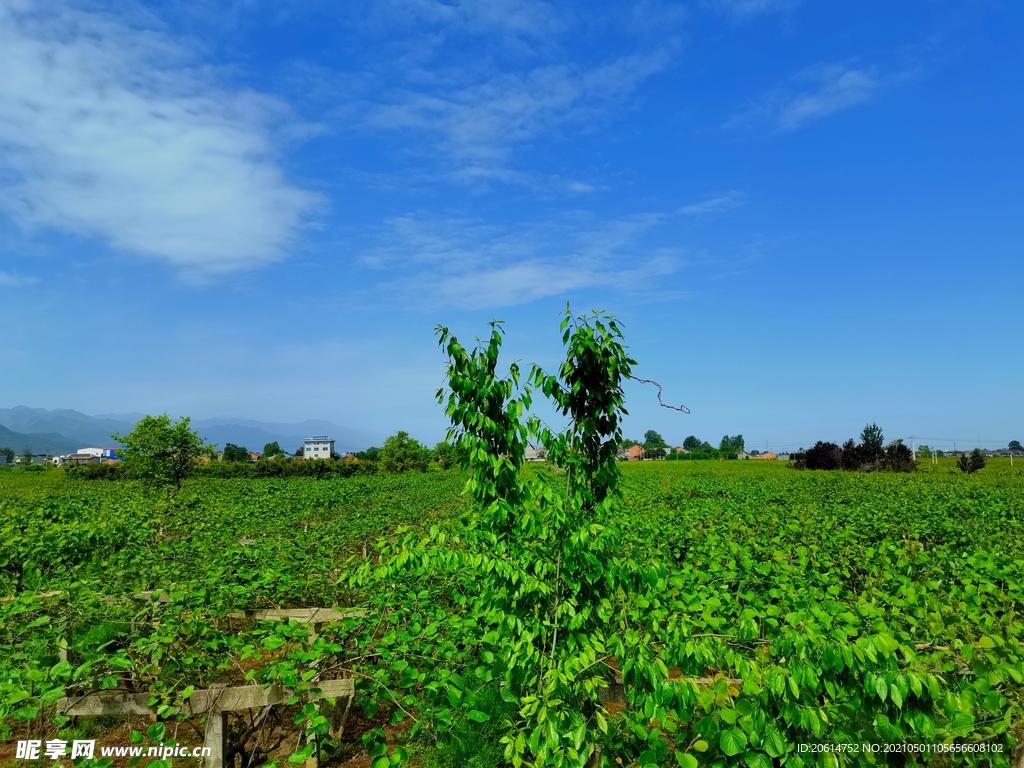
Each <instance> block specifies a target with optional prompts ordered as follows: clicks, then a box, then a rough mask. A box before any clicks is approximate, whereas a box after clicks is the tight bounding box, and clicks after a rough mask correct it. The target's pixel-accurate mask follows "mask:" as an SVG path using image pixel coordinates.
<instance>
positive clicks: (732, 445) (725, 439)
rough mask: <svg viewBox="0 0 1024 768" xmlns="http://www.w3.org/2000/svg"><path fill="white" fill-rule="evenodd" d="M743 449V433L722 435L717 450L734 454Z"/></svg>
mask: <svg viewBox="0 0 1024 768" xmlns="http://www.w3.org/2000/svg"><path fill="white" fill-rule="evenodd" d="M743 449H744V441H743V435H732V436H729V435H723V436H722V442H721V443H719V445H718V450H719V451H721V452H722V453H724V454H727V455H731V456H735V455H736V454H737V453H739V452H740V451H742V450H743Z"/></svg>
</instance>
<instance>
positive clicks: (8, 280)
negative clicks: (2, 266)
mask: <svg viewBox="0 0 1024 768" xmlns="http://www.w3.org/2000/svg"><path fill="white" fill-rule="evenodd" d="M36 282H38V280H36V278H34V277H26V276H24V275H15V274H12V273H10V272H0V288H21V287H22V286H26V285H32V284H33V283H36Z"/></svg>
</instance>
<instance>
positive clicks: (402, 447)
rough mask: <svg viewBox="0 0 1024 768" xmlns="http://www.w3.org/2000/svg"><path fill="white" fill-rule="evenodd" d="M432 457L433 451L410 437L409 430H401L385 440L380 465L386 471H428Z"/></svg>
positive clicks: (381, 450)
mask: <svg viewBox="0 0 1024 768" xmlns="http://www.w3.org/2000/svg"><path fill="white" fill-rule="evenodd" d="M430 458H431V453H430V451H429V450H428V449H427V448H426V446H424V445H423V444H421V443H420V442H419V441H418V440H415V439H414V438H411V437H409V433H408V432H399V433H398V434H397V435H392V436H391V437H389V438H388V439H387V440H385V441H384V447H383V448H381V449H380V460H379V463H378V466H379V467H380V469H381V470H382V471H384V472H393V473H399V472H411V471H413V470H417V471H419V472H426V471H427V467H428V466H429V465H430Z"/></svg>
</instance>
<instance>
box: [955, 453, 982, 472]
mask: <svg viewBox="0 0 1024 768" xmlns="http://www.w3.org/2000/svg"><path fill="white" fill-rule="evenodd" d="M956 465H957V467H959V468H960V471H961V472H963V473H964V474H967V475H971V474H974V473H975V472H977V471H978V470H979V469H982V468H984V466H985V457H984V456H983V455H982V453H981V451H980V450H978V449H977V448H975V449H974V450H973V451H971V452H970V453H961V454H960V458H959V459H957V462H956Z"/></svg>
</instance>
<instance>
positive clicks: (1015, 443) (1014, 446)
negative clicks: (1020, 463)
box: [1010, 440, 1024, 453]
mask: <svg viewBox="0 0 1024 768" xmlns="http://www.w3.org/2000/svg"><path fill="white" fill-rule="evenodd" d="M1010 450H1011V451H1013V452H1014V453H1018V452H1020V451H1021V450H1024V449H1022V448H1021V447H1020V440H1011V441H1010Z"/></svg>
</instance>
